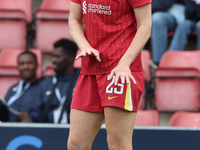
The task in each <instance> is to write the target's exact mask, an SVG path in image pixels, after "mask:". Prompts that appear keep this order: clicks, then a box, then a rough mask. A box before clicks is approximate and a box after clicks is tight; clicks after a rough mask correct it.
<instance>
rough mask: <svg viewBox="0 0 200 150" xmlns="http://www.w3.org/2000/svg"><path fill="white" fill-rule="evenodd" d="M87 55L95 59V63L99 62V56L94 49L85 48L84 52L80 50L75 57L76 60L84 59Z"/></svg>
mask: <svg viewBox="0 0 200 150" xmlns="http://www.w3.org/2000/svg"><path fill="white" fill-rule="evenodd" d="M87 55H92V56H94V57H96V59H97V61H99V62H100V61H101V59H100V56H99V51H97V50H96V49H94V48H92V47H91V48H87V49H86V50H81V52H80V53H79V54H78V55H77V56H76V59H79V58H82V57H85V56H87Z"/></svg>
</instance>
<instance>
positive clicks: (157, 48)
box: [151, 0, 185, 64]
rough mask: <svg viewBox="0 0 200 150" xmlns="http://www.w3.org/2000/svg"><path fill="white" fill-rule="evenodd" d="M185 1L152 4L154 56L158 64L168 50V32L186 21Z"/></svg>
mask: <svg viewBox="0 0 200 150" xmlns="http://www.w3.org/2000/svg"><path fill="white" fill-rule="evenodd" d="M183 4H184V1H183V0H153V2H152V13H153V15H152V38H151V45H152V54H153V61H154V62H155V63H156V64H158V63H159V62H160V59H161V57H162V55H163V54H164V52H165V51H166V49H167V43H168V32H171V31H174V30H175V29H176V26H177V25H178V24H179V23H180V22H181V21H183V20H184V8H185V7H184V5H183Z"/></svg>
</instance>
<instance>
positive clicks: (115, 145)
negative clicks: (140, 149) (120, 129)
mask: <svg viewBox="0 0 200 150" xmlns="http://www.w3.org/2000/svg"><path fill="white" fill-rule="evenodd" d="M107 143H108V148H109V150H122V149H123V150H132V142H131V143H130V142H128V141H124V140H123V139H122V138H120V137H117V136H112V137H109V136H108V137H107Z"/></svg>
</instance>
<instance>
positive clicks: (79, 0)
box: [71, 0, 81, 4]
mask: <svg viewBox="0 0 200 150" xmlns="http://www.w3.org/2000/svg"><path fill="white" fill-rule="evenodd" d="M71 1H72V2H74V3H78V4H81V0H71Z"/></svg>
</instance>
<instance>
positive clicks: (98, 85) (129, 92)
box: [71, 72, 144, 112]
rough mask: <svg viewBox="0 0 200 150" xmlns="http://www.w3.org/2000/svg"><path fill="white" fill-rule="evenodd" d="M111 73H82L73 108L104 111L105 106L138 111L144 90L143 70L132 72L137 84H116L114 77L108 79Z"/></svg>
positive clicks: (77, 85)
mask: <svg viewBox="0 0 200 150" xmlns="http://www.w3.org/2000/svg"><path fill="white" fill-rule="evenodd" d="M108 75H109V74H103V75H83V74H80V76H79V78H78V81H77V83H76V87H75V90H74V95H73V99H72V103H71V108H74V109H79V110H83V111H89V112H104V109H103V108H104V107H106V106H113V107H119V108H122V109H125V110H128V111H134V112H137V107H138V103H139V100H140V96H141V94H142V92H143V82H144V81H143V72H132V75H133V77H134V78H135V80H136V82H137V84H134V83H133V81H131V83H129V84H127V83H124V84H122V83H121V80H120V79H119V81H118V84H117V85H114V79H115V77H114V78H113V79H111V80H108Z"/></svg>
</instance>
